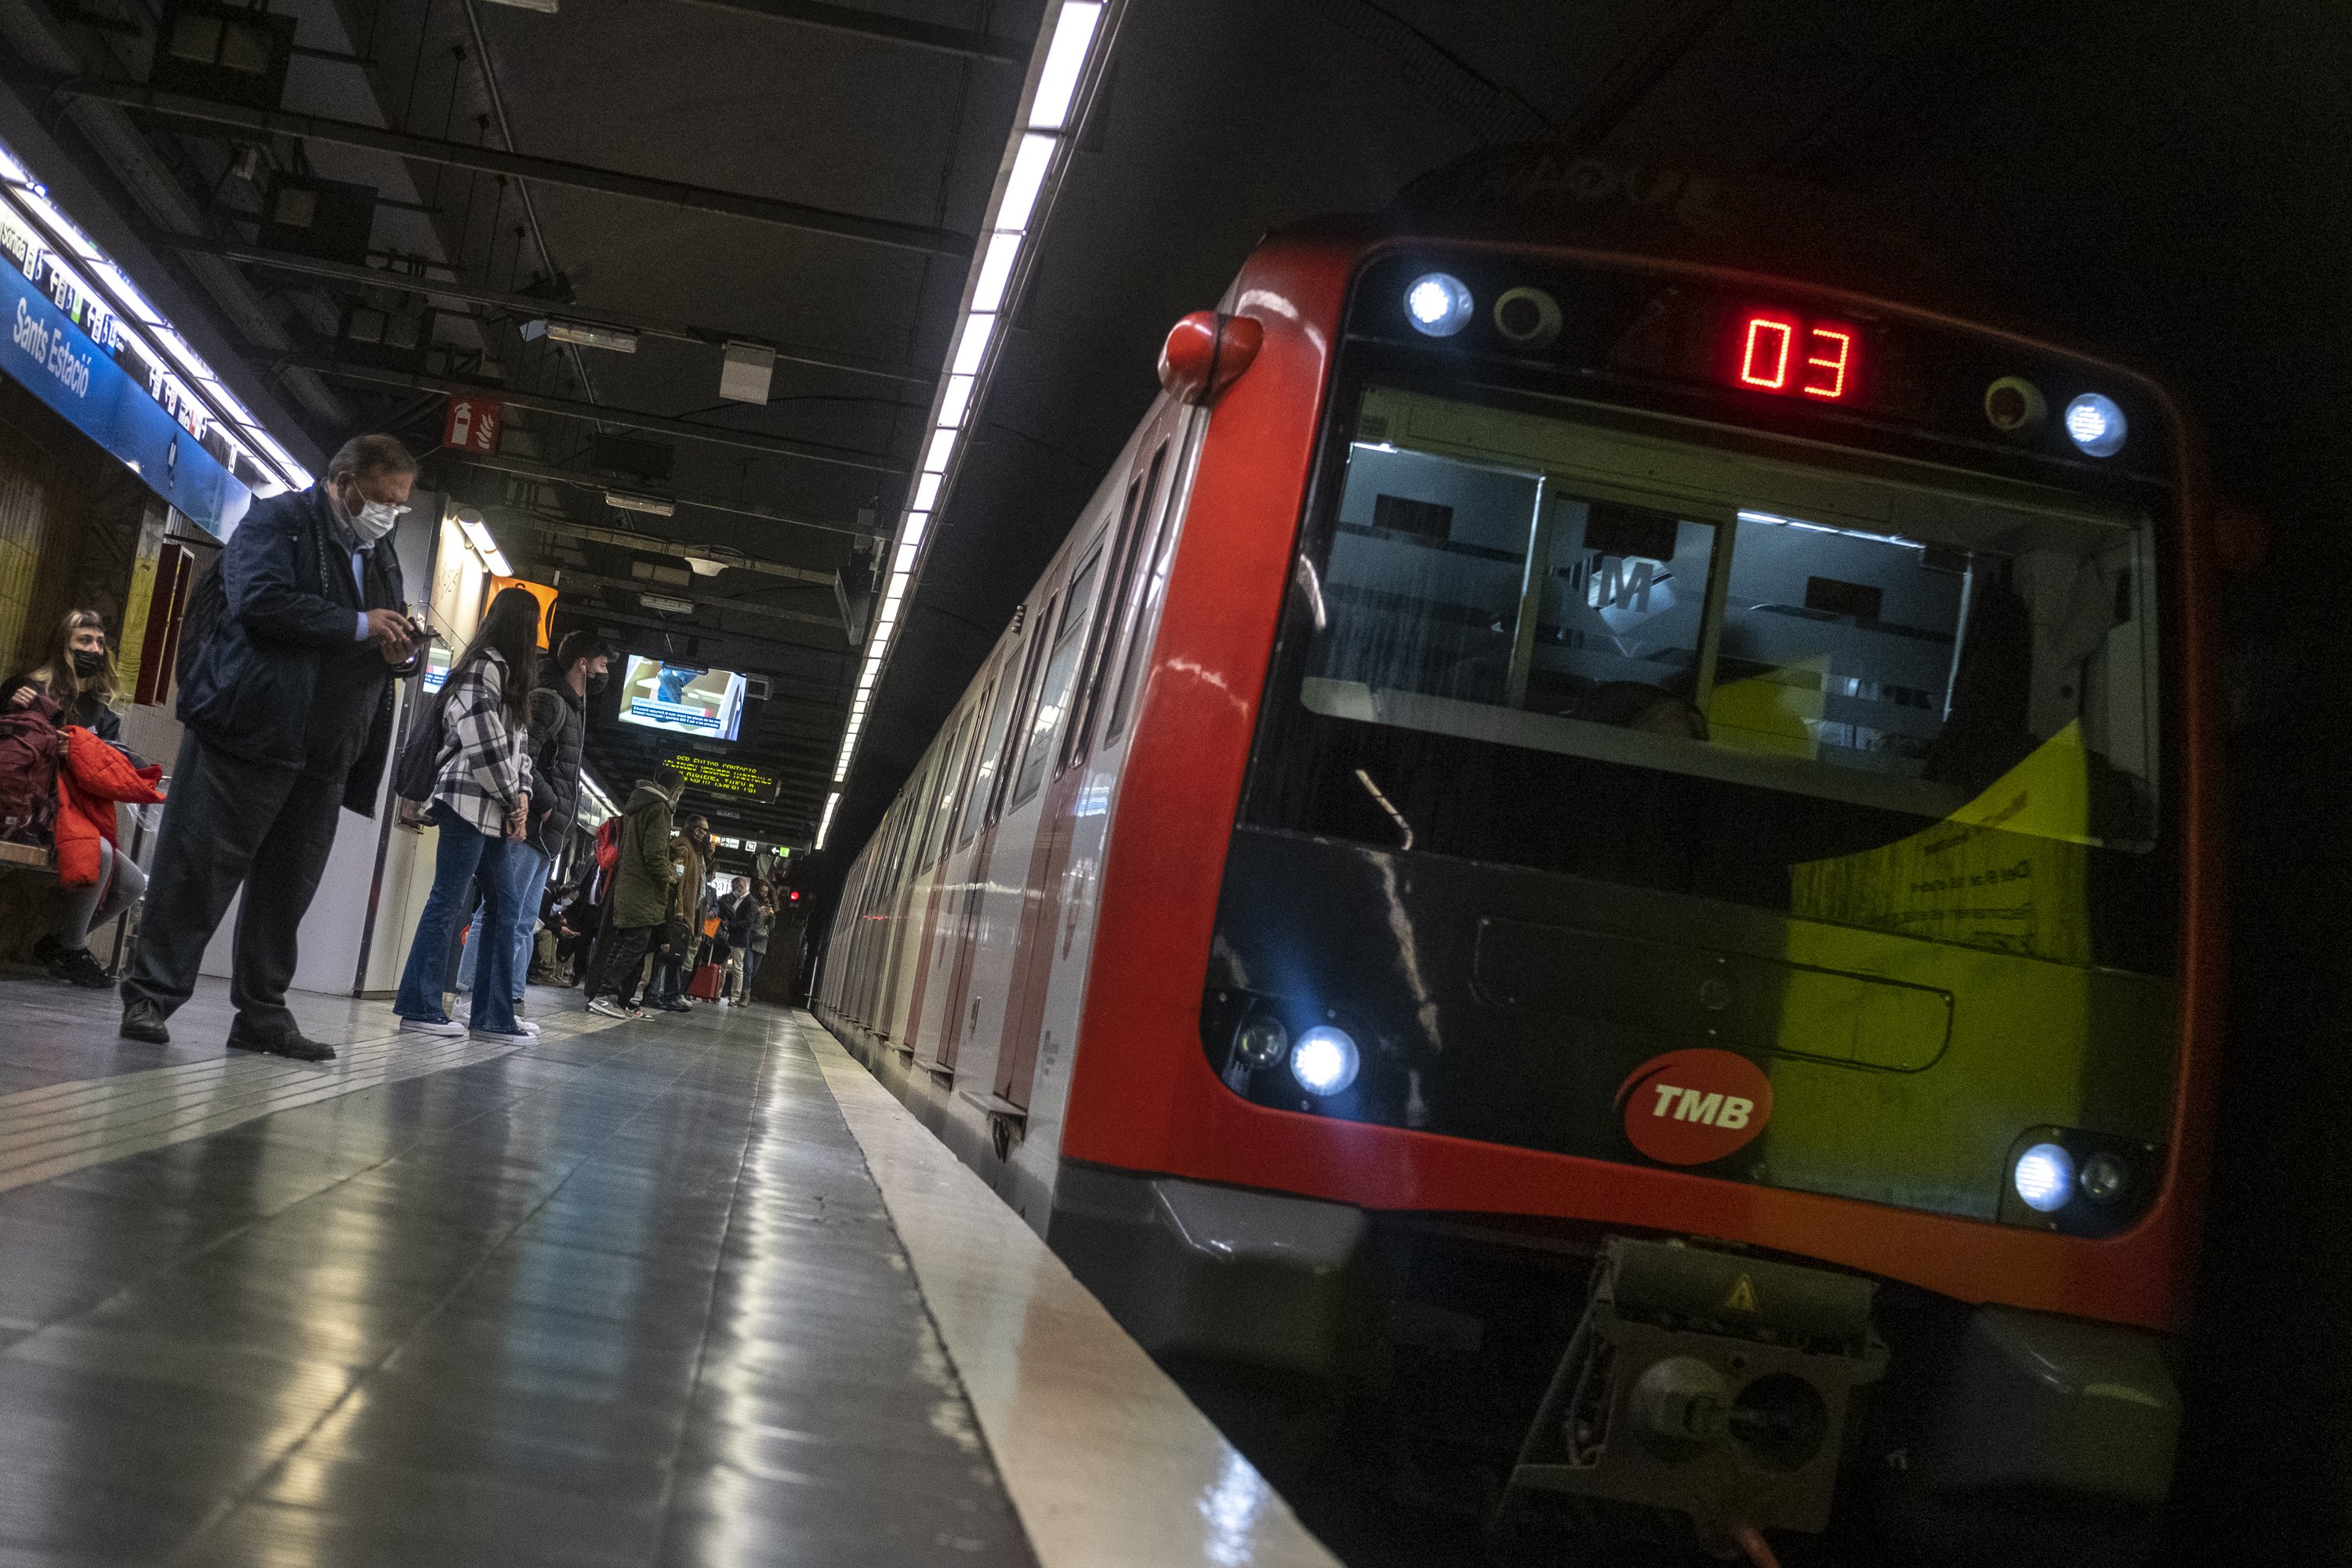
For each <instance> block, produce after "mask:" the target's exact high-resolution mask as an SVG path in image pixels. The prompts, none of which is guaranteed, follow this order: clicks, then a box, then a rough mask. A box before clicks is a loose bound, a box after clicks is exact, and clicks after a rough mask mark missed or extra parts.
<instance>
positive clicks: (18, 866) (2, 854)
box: [0, 842, 58, 877]
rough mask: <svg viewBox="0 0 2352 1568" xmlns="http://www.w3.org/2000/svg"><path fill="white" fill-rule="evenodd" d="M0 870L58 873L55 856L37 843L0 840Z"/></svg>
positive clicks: (39, 873) (45, 873) (48, 874)
mask: <svg viewBox="0 0 2352 1568" xmlns="http://www.w3.org/2000/svg"><path fill="white" fill-rule="evenodd" d="M0 871H31V872H35V873H37V874H38V875H40V876H45V877H54V876H56V875H57V874H58V866H57V856H56V854H55V852H54V851H51V850H47V849H44V848H42V847H40V846H39V845H37V844H9V843H5V842H0Z"/></svg>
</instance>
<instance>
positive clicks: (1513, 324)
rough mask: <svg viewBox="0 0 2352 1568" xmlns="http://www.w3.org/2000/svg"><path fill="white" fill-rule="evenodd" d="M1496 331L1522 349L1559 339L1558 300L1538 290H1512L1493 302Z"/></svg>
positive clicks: (1536, 347)
mask: <svg viewBox="0 0 2352 1568" xmlns="http://www.w3.org/2000/svg"><path fill="white" fill-rule="evenodd" d="M1495 331H1497V332H1500V333H1501V334H1502V335H1503V336H1504V337H1505V338H1507V339H1508V340H1509V341H1510V342H1514V343H1517V345H1518V346H1519V347H1521V348H1523V349H1539V348H1543V347H1545V346H1546V345H1548V344H1549V343H1550V342H1551V341H1552V340H1553V339H1554V338H1557V337H1558V336H1559V300H1555V299H1553V298H1552V297H1551V296H1550V295H1549V294H1547V293H1545V292H1544V291H1543V290H1542V289H1508V290H1507V291H1505V293H1504V294H1503V296H1502V297H1501V298H1500V299H1498V300H1496V301H1495Z"/></svg>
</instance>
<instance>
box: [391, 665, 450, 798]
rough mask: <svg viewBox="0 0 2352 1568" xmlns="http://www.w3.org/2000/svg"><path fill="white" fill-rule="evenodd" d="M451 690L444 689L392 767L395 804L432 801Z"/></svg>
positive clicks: (402, 746)
mask: <svg viewBox="0 0 2352 1568" xmlns="http://www.w3.org/2000/svg"><path fill="white" fill-rule="evenodd" d="M447 692H448V688H447V687H446V686H444V687H443V688H442V689H441V691H440V692H439V693H437V694H436V696H435V698H434V701H433V708H432V710H431V711H430V712H428V713H426V714H425V717H424V719H423V721H420V722H419V723H418V724H417V726H416V728H415V731H414V732H413V733H411V734H410V736H409V737H408V739H407V740H406V741H405V742H403V743H402V745H401V748H400V758H399V760H398V761H397V762H395V763H393V764H392V794H393V798H394V799H395V800H413V801H417V802H420V803H422V802H425V801H429V800H431V799H432V798H433V786H434V784H436V783H437V782H438V781H439V779H440V777H441V745H442V742H443V740H444V738H445V736H446V731H447V725H446V722H445V721H444V720H443V717H442V711H443V710H445V709H446V708H447V707H448V703H447V701H446V700H445V699H446V695H447Z"/></svg>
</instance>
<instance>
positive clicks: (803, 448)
mask: <svg viewBox="0 0 2352 1568" xmlns="http://www.w3.org/2000/svg"><path fill="white" fill-rule="evenodd" d="M267 363H269V364H271V365H274V366H277V367H279V368H283V369H292V370H308V371H312V372H315V373H316V374H320V375H323V376H326V377H328V378H330V379H331V380H335V381H356V382H362V383H365V384H371V385H375V386H400V387H406V388H407V389H408V390H410V391H412V392H438V393H444V394H450V393H454V394H457V395H462V396H470V395H477V394H478V395H481V396H484V397H494V398H496V399H498V400H499V402H500V403H503V404H505V405H507V406H508V407H509V408H528V409H530V410H531V411H533V412H534V413H539V414H555V415H560V416H562V417H564V418H566V419H585V420H587V421H589V422H590V423H591V424H595V425H617V426H621V428H623V429H625V430H652V431H656V432H658V433H659V434H661V435H664V436H682V437H686V438H687V439H688V440H694V441H709V442H711V443H713V444H715V445H717V446H721V447H742V448H743V449H745V450H747V451H752V452H764V453H766V454H768V455H769V456H770V457H775V458H801V459H803V460H804V461H807V462H811V463H829V464H832V465H833V466H834V467H835V468H863V469H865V470H866V472H868V473H875V474H888V475H890V476H892V477H893V478H899V479H903V478H904V477H905V476H906V472H907V470H906V469H905V468H900V467H898V465H897V464H894V463H887V462H883V461H881V460H880V459H878V458H870V457H867V456H866V455H865V454H864V453H862V452H853V451H850V450H849V449H847V448H845V447H826V446H821V445H819V444H817V443H816V442H814V441H794V440H792V439H791V438H789V437H783V436H771V435H768V434H766V433H765V432H763V431H759V430H730V429H728V428H726V427H725V426H719V425H697V424H695V423H694V422H693V421H691V420H688V419H673V418H671V417H670V416H668V415H667V414H637V413H632V412H631V411H629V410H627V409H625V408H613V407H609V406H607V405H604V404H601V403H583V402H580V401H579V400H578V399H576V398H570V397H556V396H552V395H549V394H547V393H543V392H518V391H516V390H515V389H514V388H512V387H509V386H500V385H499V384H496V383H494V382H487V381H463V380H460V379H458V378H457V377H456V376H449V375H425V374H419V373H417V372H415V371H407V370H387V369H385V368H383V366H381V365H373V364H354V363H351V362H350V361H348V360H332V359H313V358H310V357H308V356H305V355H299V354H289V355H283V356H271V357H270V358H268V361H267ZM614 488H615V489H625V488H626V487H625V486H616V487H614ZM778 521H786V520H782V519H780V520H778Z"/></svg>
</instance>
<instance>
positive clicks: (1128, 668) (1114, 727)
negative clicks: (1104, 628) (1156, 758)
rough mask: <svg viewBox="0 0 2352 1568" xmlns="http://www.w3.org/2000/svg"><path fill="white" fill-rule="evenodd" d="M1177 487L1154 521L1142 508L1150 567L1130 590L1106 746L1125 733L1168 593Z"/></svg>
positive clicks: (1147, 509)
mask: <svg viewBox="0 0 2352 1568" xmlns="http://www.w3.org/2000/svg"><path fill="white" fill-rule="evenodd" d="M1160 449H1161V450H1162V451H1165V450H1166V449H1167V448H1166V447H1161V448H1160ZM1153 462H1154V472H1155V473H1156V472H1157V471H1158V469H1157V464H1158V459H1157V458H1155V459H1153ZM1177 489H1178V486H1177V484H1176V483H1175V482H1174V481H1173V480H1171V482H1170V484H1169V486H1168V494H1167V496H1166V498H1165V499H1164V500H1163V501H1162V502H1161V504H1160V515H1159V517H1158V519H1157V520H1156V521H1154V520H1152V519H1150V516H1149V514H1150V511H1151V508H1150V507H1149V506H1147V507H1145V508H1144V509H1143V510H1144V511H1145V513H1146V527H1147V530H1148V531H1150V535H1151V548H1150V552H1148V553H1147V554H1144V555H1143V559H1144V560H1145V561H1146V562H1147V563H1148V564H1149V570H1148V571H1147V572H1145V573H1144V574H1140V575H1139V576H1138V578H1137V579H1136V581H1135V583H1134V584H1133V585H1132V586H1131V588H1130V589H1129V592H1130V593H1131V594H1132V595H1134V600H1135V611H1134V614H1133V616H1132V617H1131V620H1130V625H1129V629H1128V634H1127V657H1126V658H1125V659H1124V660H1122V661H1121V663H1120V665H1119V672H1118V690H1117V691H1116V692H1115V693H1114V694H1113V696H1112V698H1111V705H1110V720H1109V721H1108V723H1106V724H1105V725H1104V726H1103V744H1105V745H1108V744H1110V742H1113V741H1116V740H1118V738H1119V736H1120V735H1121V734H1122V733H1124V732H1125V731H1126V729H1127V719H1128V714H1129V712H1130V711H1132V710H1133V709H1134V707H1135V702H1136V699H1137V697H1138V696H1139V695H1140V691H1139V687H1140V683H1141V679H1142V676H1143V661H1144V658H1145V656H1146V655H1147V654H1148V653H1149V652H1150V647H1151V637H1152V629H1153V628H1152V620H1153V617H1154V616H1156V615H1157V614H1158V612H1159V607H1160V599H1161V598H1162V597H1163V596H1164V595H1165V594H1166V593H1167V589H1168V559H1169V556H1170V555H1171V552H1173V551H1174V548H1175V543H1176V512H1177V505H1176V501H1177V493H1176V492H1177Z"/></svg>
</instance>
